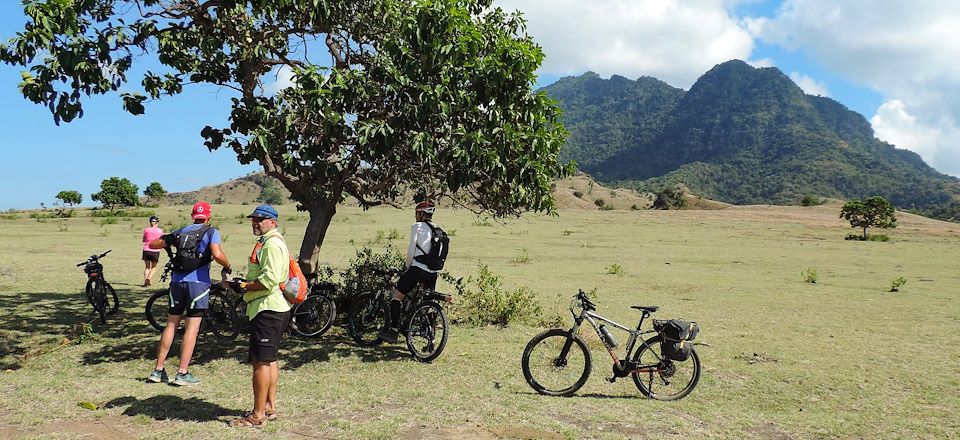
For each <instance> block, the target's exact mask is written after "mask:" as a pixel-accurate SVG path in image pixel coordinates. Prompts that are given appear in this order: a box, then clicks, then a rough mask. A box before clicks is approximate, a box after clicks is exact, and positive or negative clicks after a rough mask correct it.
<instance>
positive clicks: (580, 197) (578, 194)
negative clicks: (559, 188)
mask: <svg viewBox="0 0 960 440" xmlns="http://www.w3.org/2000/svg"><path fill="white" fill-rule="evenodd" d="M573 196H574V197H576V198H578V199H582V198H583V191H574V192H573Z"/></svg>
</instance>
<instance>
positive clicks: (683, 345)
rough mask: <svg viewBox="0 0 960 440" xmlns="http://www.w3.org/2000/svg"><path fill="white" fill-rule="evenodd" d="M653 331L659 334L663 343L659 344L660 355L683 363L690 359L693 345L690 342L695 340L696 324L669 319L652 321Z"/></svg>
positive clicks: (697, 331) (698, 328)
mask: <svg viewBox="0 0 960 440" xmlns="http://www.w3.org/2000/svg"><path fill="white" fill-rule="evenodd" d="M653 329H654V330H656V331H658V332H659V333H660V337H661V338H662V339H663V341H662V342H661V344H660V354H662V355H663V357H665V358H667V359H670V360H674V361H679V362H683V361H685V360H687V359H689V358H690V352H691V351H693V344H691V343H690V341H692V340H694V339H696V338H697V334H699V333H700V326H698V325H697V323H696V322H688V321H681V320H679V319H670V320H667V321H659V320H654V321H653Z"/></svg>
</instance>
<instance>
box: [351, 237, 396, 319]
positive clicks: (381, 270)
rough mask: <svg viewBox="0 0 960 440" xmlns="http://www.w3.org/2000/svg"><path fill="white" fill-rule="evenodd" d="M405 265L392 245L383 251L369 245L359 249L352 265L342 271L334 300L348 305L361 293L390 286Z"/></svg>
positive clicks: (376, 290)
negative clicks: (375, 249) (377, 250)
mask: <svg viewBox="0 0 960 440" xmlns="http://www.w3.org/2000/svg"><path fill="white" fill-rule="evenodd" d="M403 265H404V258H403V255H402V254H400V251H398V250H396V249H394V248H393V247H391V246H387V248H386V249H385V250H384V251H383V252H382V253H375V252H374V251H373V250H372V249H370V248H368V247H364V248H363V249H360V250H358V251H357V255H356V256H355V257H354V258H353V260H350V266H349V267H348V268H347V269H346V270H344V271H342V272H340V280H341V288H340V289H338V290H337V294H336V295H334V300H335V301H337V303H338V304H337V305H338V306H346V305H349V304H350V303H351V302H352V300H353V298H355V297H357V296H359V295H362V294H364V293H373V292H378V291H382V290H383V289H387V288H390V286H391V282H392V281H393V278H394V276H395V275H398V274H400V273H401V272H403ZM342 310H349V308H344V309H342Z"/></svg>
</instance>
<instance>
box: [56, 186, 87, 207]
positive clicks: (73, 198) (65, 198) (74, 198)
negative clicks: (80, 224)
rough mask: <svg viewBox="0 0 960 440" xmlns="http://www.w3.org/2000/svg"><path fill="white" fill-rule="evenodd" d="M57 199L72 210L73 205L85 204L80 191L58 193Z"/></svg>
mask: <svg viewBox="0 0 960 440" xmlns="http://www.w3.org/2000/svg"><path fill="white" fill-rule="evenodd" d="M56 198H57V199H58V200H60V201H61V202H62V203H63V204H64V205H68V206H69V207H71V208H72V207H73V205H79V204H80V203H81V202H83V195H82V194H80V191H73V190H63V191H60V192H58V193H57V197H56Z"/></svg>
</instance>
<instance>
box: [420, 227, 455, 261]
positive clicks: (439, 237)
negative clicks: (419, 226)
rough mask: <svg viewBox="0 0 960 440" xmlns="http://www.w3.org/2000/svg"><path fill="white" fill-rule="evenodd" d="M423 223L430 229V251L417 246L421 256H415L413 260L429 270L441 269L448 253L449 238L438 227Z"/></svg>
mask: <svg viewBox="0 0 960 440" xmlns="http://www.w3.org/2000/svg"><path fill="white" fill-rule="evenodd" d="M424 223H426V224H427V226H428V227H429V228H430V251H429V252H427V251H425V250H423V248H421V247H420V244H417V249H420V252H423V255H417V256H416V257H414V258H413V259H414V260H415V261H417V262H418V263H423V264H424V265H426V266H427V267H428V268H429V269H430V270H440V269H443V263H445V262H446V261H447V252H448V251H450V237H449V236H447V233H446V232H443V229H440V227H439V226H434V225H432V224H431V223H430V222H424Z"/></svg>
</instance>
